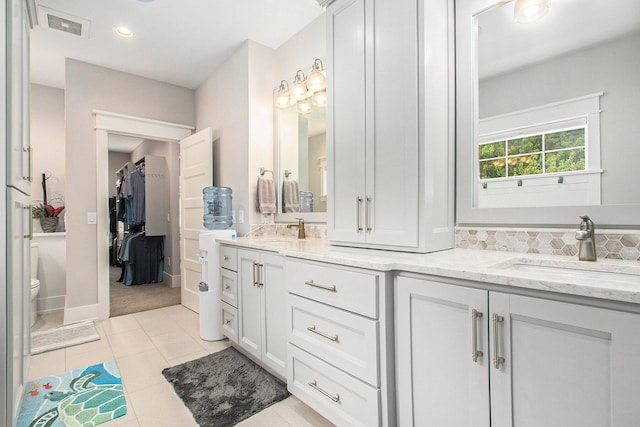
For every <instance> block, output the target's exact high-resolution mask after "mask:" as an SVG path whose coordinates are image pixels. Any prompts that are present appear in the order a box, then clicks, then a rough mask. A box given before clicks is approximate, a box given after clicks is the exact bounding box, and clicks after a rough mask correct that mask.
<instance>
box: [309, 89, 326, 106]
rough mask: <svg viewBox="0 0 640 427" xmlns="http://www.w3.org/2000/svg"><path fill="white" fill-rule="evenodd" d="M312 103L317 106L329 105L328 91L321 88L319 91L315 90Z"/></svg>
mask: <svg viewBox="0 0 640 427" xmlns="http://www.w3.org/2000/svg"><path fill="white" fill-rule="evenodd" d="M311 103H312V104H313V105H315V106H316V107H326V105H327V92H326V91H324V90H321V91H319V92H314V93H313V96H312V97H311Z"/></svg>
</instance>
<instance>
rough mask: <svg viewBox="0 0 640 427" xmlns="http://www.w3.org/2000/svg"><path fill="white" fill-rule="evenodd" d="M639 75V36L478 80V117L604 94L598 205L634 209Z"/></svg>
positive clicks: (638, 194) (638, 190)
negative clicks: (601, 171)
mask: <svg viewBox="0 0 640 427" xmlns="http://www.w3.org/2000/svg"><path fill="white" fill-rule="evenodd" d="M638 70H640V34H635V35H633V36H631V37H628V38H624V39H619V40H614V41H611V42H609V43H606V44H602V45H598V46H595V47H592V48H589V49H585V50H582V51H579V52H576V53H574V54H571V55H565V56H563V57H560V58H555V59H553V60H550V61H546V62H543V63H539V64H535V65H533V66H529V67H527V68H524V69H518V70H516V71H513V72H510V73H508V74H502V75H499V76H495V77H492V78H490V79H486V80H483V81H481V83H480V90H479V94H480V98H479V101H480V112H481V117H489V116H493V115H496V114H501V113H505V112H509V111H514V110H519V109H523V108H528V107H532V106H537V105H542V104H546V103H550V102H555V101H560V100H564V99H569V98H575V97H578V96H582V95H588V94H592V93H595V92H604V96H602V97H601V103H600V106H601V109H602V114H601V122H600V123H601V133H600V136H601V166H602V169H604V173H603V174H602V204H603V205H618V204H629V203H636V204H637V203H638V201H639V200H640V187H639V186H638V185H634V184H635V183H636V182H637V181H638V172H637V171H638V159H639V158H640V144H639V143H638V135H640V120H638V118H637V115H638V112H639V111H640V78H639V77H638V76H639V75H638ZM630 173H632V174H633V175H631V176H630Z"/></svg>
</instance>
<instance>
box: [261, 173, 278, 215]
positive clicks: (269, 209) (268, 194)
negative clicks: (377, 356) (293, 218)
mask: <svg viewBox="0 0 640 427" xmlns="http://www.w3.org/2000/svg"><path fill="white" fill-rule="evenodd" d="M256 210H257V211H258V212H260V213H263V214H272V213H276V186H275V184H274V183H273V179H272V178H265V177H264V176H259V177H258V184H257V188H256Z"/></svg>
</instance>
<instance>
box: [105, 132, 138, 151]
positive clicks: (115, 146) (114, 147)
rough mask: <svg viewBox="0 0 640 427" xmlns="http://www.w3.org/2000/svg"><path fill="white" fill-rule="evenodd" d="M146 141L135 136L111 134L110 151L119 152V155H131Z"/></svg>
mask: <svg viewBox="0 0 640 427" xmlns="http://www.w3.org/2000/svg"><path fill="white" fill-rule="evenodd" d="M142 141H144V139H142V138H136V137H133V136H126V135H117V134H115V133H110V134H109V151H117V152H118V153H131V152H132V151H133V150H135V149H136V148H137V147H138V145H140V144H142Z"/></svg>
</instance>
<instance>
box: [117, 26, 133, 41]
mask: <svg viewBox="0 0 640 427" xmlns="http://www.w3.org/2000/svg"><path fill="white" fill-rule="evenodd" d="M115 32H116V34H117V35H119V36H120V37H124V38H127V39H128V38H130V37H133V32H132V31H131V30H130V29H128V28H127V27H118V28H116V29H115Z"/></svg>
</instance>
